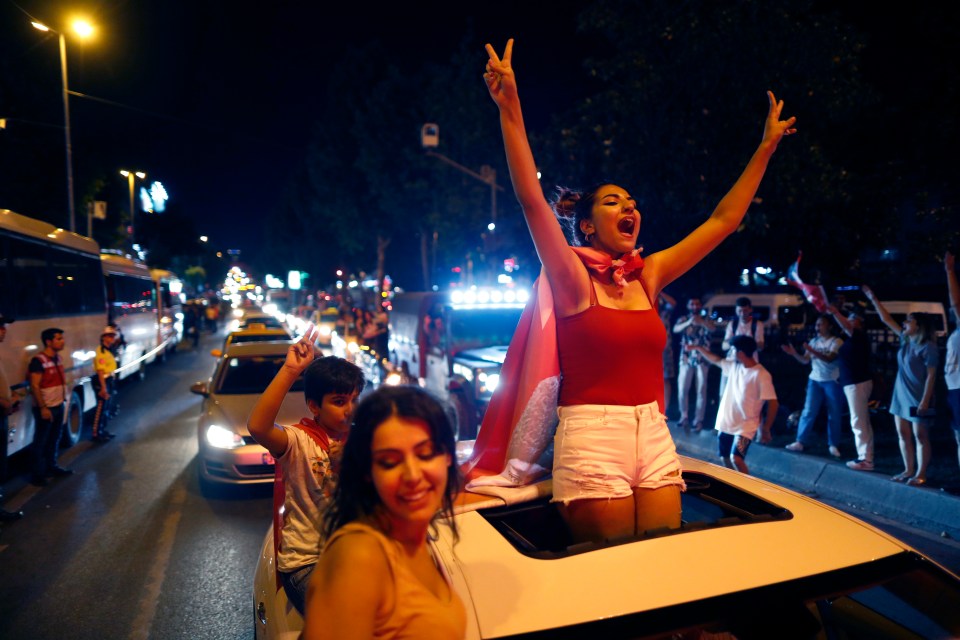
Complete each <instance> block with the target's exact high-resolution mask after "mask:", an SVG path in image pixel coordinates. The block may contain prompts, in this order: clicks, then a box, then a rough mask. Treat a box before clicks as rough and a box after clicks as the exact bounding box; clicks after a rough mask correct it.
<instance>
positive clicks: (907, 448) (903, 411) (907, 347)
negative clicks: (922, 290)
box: [861, 285, 940, 487]
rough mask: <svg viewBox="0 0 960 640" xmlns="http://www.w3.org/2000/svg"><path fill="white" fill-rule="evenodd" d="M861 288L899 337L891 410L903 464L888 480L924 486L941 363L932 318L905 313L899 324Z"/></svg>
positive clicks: (880, 304) (867, 291) (877, 300)
mask: <svg viewBox="0 0 960 640" xmlns="http://www.w3.org/2000/svg"><path fill="white" fill-rule="evenodd" d="M861 289H862V290H863V293H864V295H866V296H867V299H869V300H870V302H872V303H873V308H874V309H876V310H877V313H878V314H879V315H880V319H881V320H883V323H884V324H885V325H887V327H889V328H890V330H891V331H893V332H894V333H895V334H896V335H897V336H899V337H900V351H898V352H897V365H898V366H897V380H896V382H895V383H894V385H893V398H891V400H890V413H891V414H893V421H894V423H895V424H896V425H897V437H898V438H899V440H900V455H901V456H902V457H903V467H904V468H903V471H902V472H901V473H898V474H897V475H895V476H893V477H892V478H891V480H893V481H894V482H906V483H907V484H908V485H910V486H914V487H919V486H923V485H925V484H926V483H927V467H928V466H929V465H930V457H931V455H932V453H933V452H932V450H931V448H930V428H931V427H932V426H933V407H934V402H933V391H934V386H935V385H936V381H937V366H938V365H939V364H940V352H939V351H938V350H937V343H936V341H935V340H934V329H933V319H932V318H931V317H930V314H927V313H919V312H913V313H908V314H907V318H906V319H905V320H904V321H903V325H902V326H901V325H899V324H897V321H896V320H894V319H893V316H891V315H890V312H889V311H887V309H886V307H884V306H883V303H882V302H880V300H879V299H877V295H876V294H875V293H874V292H873V290H871V289H870V287H868V286H866V285H864V286H863V287H861ZM911 427H912V429H913V434H912V435H911V433H910V431H911Z"/></svg>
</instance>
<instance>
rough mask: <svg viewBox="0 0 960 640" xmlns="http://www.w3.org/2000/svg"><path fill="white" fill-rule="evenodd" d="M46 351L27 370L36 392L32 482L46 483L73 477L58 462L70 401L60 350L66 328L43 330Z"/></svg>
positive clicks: (41, 334) (33, 390)
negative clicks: (61, 437)
mask: <svg viewBox="0 0 960 640" xmlns="http://www.w3.org/2000/svg"><path fill="white" fill-rule="evenodd" d="M40 340H41V342H43V351H41V352H40V353H38V354H37V355H35V356H34V357H33V358H32V359H31V360H30V364H29V365H27V371H28V374H29V376H30V392H31V393H32V394H33V419H34V423H35V424H36V429H35V433H34V436H33V475H32V477H31V478H30V482H31V483H32V484H34V485H36V486H40V487H42V486H45V485H46V484H47V478H49V477H53V476H69V475H72V474H73V469H64V468H63V467H61V466H60V465H59V464H57V455H58V454H59V452H60V436H61V434H62V433H63V416H64V408H65V405H66V402H67V380H66V376H65V375H64V371H63V361H62V360H61V359H60V352H61V351H63V348H64V347H65V346H66V341H65V340H64V337H63V329H58V328H56V327H50V328H49V329H44V330H43V331H42V332H41V333H40Z"/></svg>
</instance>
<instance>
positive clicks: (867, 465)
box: [847, 460, 873, 471]
mask: <svg viewBox="0 0 960 640" xmlns="http://www.w3.org/2000/svg"><path fill="white" fill-rule="evenodd" d="M847 467H849V468H851V469H853V470H854V471H873V463H872V462H870V461H869V460H850V461H848V462H847Z"/></svg>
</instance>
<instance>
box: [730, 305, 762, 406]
mask: <svg viewBox="0 0 960 640" xmlns="http://www.w3.org/2000/svg"><path fill="white" fill-rule="evenodd" d="M735 311H736V315H735V316H734V318H733V320H731V321H730V322H728V323H727V329H726V331H725V332H724V334H723V345H722V346H723V350H724V351H725V352H726V353H727V360H729V361H730V362H733V361H734V360H736V355H735V353H734V349H733V344H732V341H733V338H734V337H735V336H748V337H750V338H753V341H754V342H756V343H757V352H756V354H755V355H754V359H755V360H757V361H758V362H759V360H760V352H761V351H763V332H764V326H763V321H762V320H760V319H759V318H756V317H755V316H754V315H753V303H752V302H750V298H747V297H746V296H741V297H739V298H737V301H736V306H735ZM726 384H727V374H726V373H724V372H722V371H721V373H720V398H723V388H724V387H725V386H726Z"/></svg>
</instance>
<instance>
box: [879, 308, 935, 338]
mask: <svg viewBox="0 0 960 640" xmlns="http://www.w3.org/2000/svg"><path fill="white" fill-rule="evenodd" d="M880 303H881V304H882V305H883V306H884V307H885V308H886V310H887V311H889V312H890V315H891V316H893V319H894V320H896V321H897V323H898V324H901V325H902V324H903V321H904V320H905V319H906V317H907V314H910V313H927V314H930V315H931V316H932V317H933V328H934V331H936V334H937V338H938V339H939V338H943V337H944V336H946V335H947V313H946V311H945V310H944V308H943V303H942V302H920V301H917V300H881V301H880ZM885 328H886V325H884V324H883V321H882V320H880V316H878V315H877V313H876V312H875V311H874V310H873V307H872V306H868V307H867V330H868V331H869V330H881V329H885Z"/></svg>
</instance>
